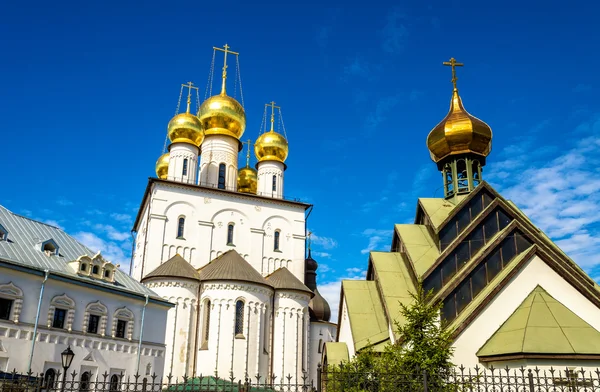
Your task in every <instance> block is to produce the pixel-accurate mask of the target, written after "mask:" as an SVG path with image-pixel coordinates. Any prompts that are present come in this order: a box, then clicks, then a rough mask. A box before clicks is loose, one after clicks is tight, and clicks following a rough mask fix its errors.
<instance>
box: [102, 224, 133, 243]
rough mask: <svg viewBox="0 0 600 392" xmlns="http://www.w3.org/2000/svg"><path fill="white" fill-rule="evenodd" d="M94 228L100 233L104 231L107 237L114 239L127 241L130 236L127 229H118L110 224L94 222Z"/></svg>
mask: <svg viewBox="0 0 600 392" xmlns="http://www.w3.org/2000/svg"><path fill="white" fill-rule="evenodd" d="M94 229H95V230H98V231H100V232H102V233H106V235H107V236H108V238H109V239H111V240H114V241H127V240H128V239H130V238H131V234H130V233H129V232H127V231H119V230H117V229H115V228H114V227H113V226H111V225H103V224H100V223H98V224H95V225H94Z"/></svg>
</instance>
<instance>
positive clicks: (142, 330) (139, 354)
mask: <svg viewBox="0 0 600 392" xmlns="http://www.w3.org/2000/svg"><path fill="white" fill-rule="evenodd" d="M145 297H146V302H145V303H144V308H143V309H142V325H141V326H140V339H139V342H138V352H137V365H136V366H135V369H136V371H135V374H137V375H139V374H140V357H141V355H142V338H143V337H144V319H145V317H146V306H148V294H146V295H145Z"/></svg>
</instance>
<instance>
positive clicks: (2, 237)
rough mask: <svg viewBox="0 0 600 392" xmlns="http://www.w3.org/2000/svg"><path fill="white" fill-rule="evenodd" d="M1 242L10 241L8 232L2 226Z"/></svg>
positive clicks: (0, 229)
mask: <svg viewBox="0 0 600 392" xmlns="http://www.w3.org/2000/svg"><path fill="white" fill-rule="evenodd" d="M0 241H8V230H6V229H5V228H4V226H2V225H0Z"/></svg>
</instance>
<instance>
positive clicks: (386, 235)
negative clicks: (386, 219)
mask: <svg viewBox="0 0 600 392" xmlns="http://www.w3.org/2000/svg"><path fill="white" fill-rule="evenodd" d="M392 233H393V230H382V229H365V230H364V231H363V232H362V235H363V236H364V237H367V238H368V239H369V244H368V245H367V247H366V248H364V249H363V250H361V251H360V253H361V254H363V255H364V254H367V253H369V252H370V251H372V250H389V245H390V244H391V242H392Z"/></svg>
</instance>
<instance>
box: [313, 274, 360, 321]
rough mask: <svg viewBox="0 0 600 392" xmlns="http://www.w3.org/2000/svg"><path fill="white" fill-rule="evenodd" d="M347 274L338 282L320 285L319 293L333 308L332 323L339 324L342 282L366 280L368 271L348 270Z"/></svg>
mask: <svg viewBox="0 0 600 392" xmlns="http://www.w3.org/2000/svg"><path fill="white" fill-rule="evenodd" d="M346 272H347V274H346V275H345V276H343V277H341V278H339V279H338V280H336V281H333V282H328V283H325V284H322V285H319V286H318V287H319V293H321V295H322V296H323V298H325V299H326V300H327V302H328V303H329V307H330V308H331V320H330V321H331V322H333V323H337V319H338V311H339V308H340V290H341V287H342V280H345V279H364V278H365V276H366V275H367V271H366V270H363V269H360V268H348V270H347V271H346Z"/></svg>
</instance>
